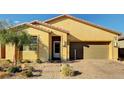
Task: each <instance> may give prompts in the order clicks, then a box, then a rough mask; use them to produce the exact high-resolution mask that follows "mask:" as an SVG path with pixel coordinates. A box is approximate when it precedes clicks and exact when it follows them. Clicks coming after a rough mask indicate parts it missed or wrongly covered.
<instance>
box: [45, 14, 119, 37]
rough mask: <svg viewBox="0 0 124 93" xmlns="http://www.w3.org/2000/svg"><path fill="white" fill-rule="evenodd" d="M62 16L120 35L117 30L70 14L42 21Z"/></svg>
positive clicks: (49, 20)
mask: <svg viewBox="0 0 124 93" xmlns="http://www.w3.org/2000/svg"><path fill="white" fill-rule="evenodd" d="M62 17H66V18H70V19H73V20H76V21H78V22H81V23H84V24H87V25H90V26H93V27H97V28H99V29H102V30H105V31H108V32H111V33H114V34H117V35H121V33H119V32H117V31H114V30H110V29H107V28H104V27H102V26H100V25H96V24H93V23H91V22H88V21H85V20H83V19H79V18H76V17H73V16H71V15H60V16H57V17H54V18H51V19H48V20H46V21H44V23H49V22H51V21H53V20H56V19H59V18H62Z"/></svg>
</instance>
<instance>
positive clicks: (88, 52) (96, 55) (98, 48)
mask: <svg viewBox="0 0 124 93" xmlns="http://www.w3.org/2000/svg"><path fill="white" fill-rule="evenodd" d="M86 44H87V47H84V59H108V56H109V46H108V45H109V43H96V42H94V43H86Z"/></svg>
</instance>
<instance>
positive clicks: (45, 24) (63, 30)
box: [31, 20, 69, 34]
mask: <svg viewBox="0 0 124 93" xmlns="http://www.w3.org/2000/svg"><path fill="white" fill-rule="evenodd" d="M31 24H40V25H43V26H46V27H48V28H51V29H55V30H59V31H61V32H64V33H68V34H69V31H68V30H65V29H63V28H62V27H57V26H53V25H51V24H48V23H44V22H41V21H38V20H34V21H32V22H31Z"/></svg>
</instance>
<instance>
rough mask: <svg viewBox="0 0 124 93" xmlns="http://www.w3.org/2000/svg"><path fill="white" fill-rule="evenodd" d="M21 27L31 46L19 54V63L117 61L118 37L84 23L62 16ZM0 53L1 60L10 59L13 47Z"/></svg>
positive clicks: (99, 27)
mask: <svg viewBox="0 0 124 93" xmlns="http://www.w3.org/2000/svg"><path fill="white" fill-rule="evenodd" d="M20 25H21V26H23V25H26V26H27V28H25V29H23V30H22V31H25V32H27V33H29V34H30V35H32V38H33V39H32V44H30V45H29V46H23V48H22V49H21V50H20V51H21V58H22V59H30V60H36V59H41V60H42V61H49V60H76V59H110V60H111V59H113V60H117V59H118V47H117V42H118V36H119V35H120V33H119V32H116V31H113V30H110V29H107V28H104V27H101V26H99V25H95V24H92V23H90V22H87V21H85V20H82V19H79V18H75V17H73V16H70V15H61V16H57V17H55V18H52V19H49V20H46V21H44V22H41V21H38V20H34V21H32V22H27V23H23V24H20ZM20 25H16V26H15V27H18V26H20ZM0 50H1V51H0V57H1V59H13V54H14V46H12V45H5V46H4V47H1V49H0Z"/></svg>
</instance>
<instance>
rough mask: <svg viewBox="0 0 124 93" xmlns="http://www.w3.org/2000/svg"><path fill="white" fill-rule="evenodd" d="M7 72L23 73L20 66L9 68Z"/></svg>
mask: <svg viewBox="0 0 124 93" xmlns="http://www.w3.org/2000/svg"><path fill="white" fill-rule="evenodd" d="M7 71H8V72H9V73H16V72H21V67H19V66H12V67H9V68H8V70H7Z"/></svg>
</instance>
